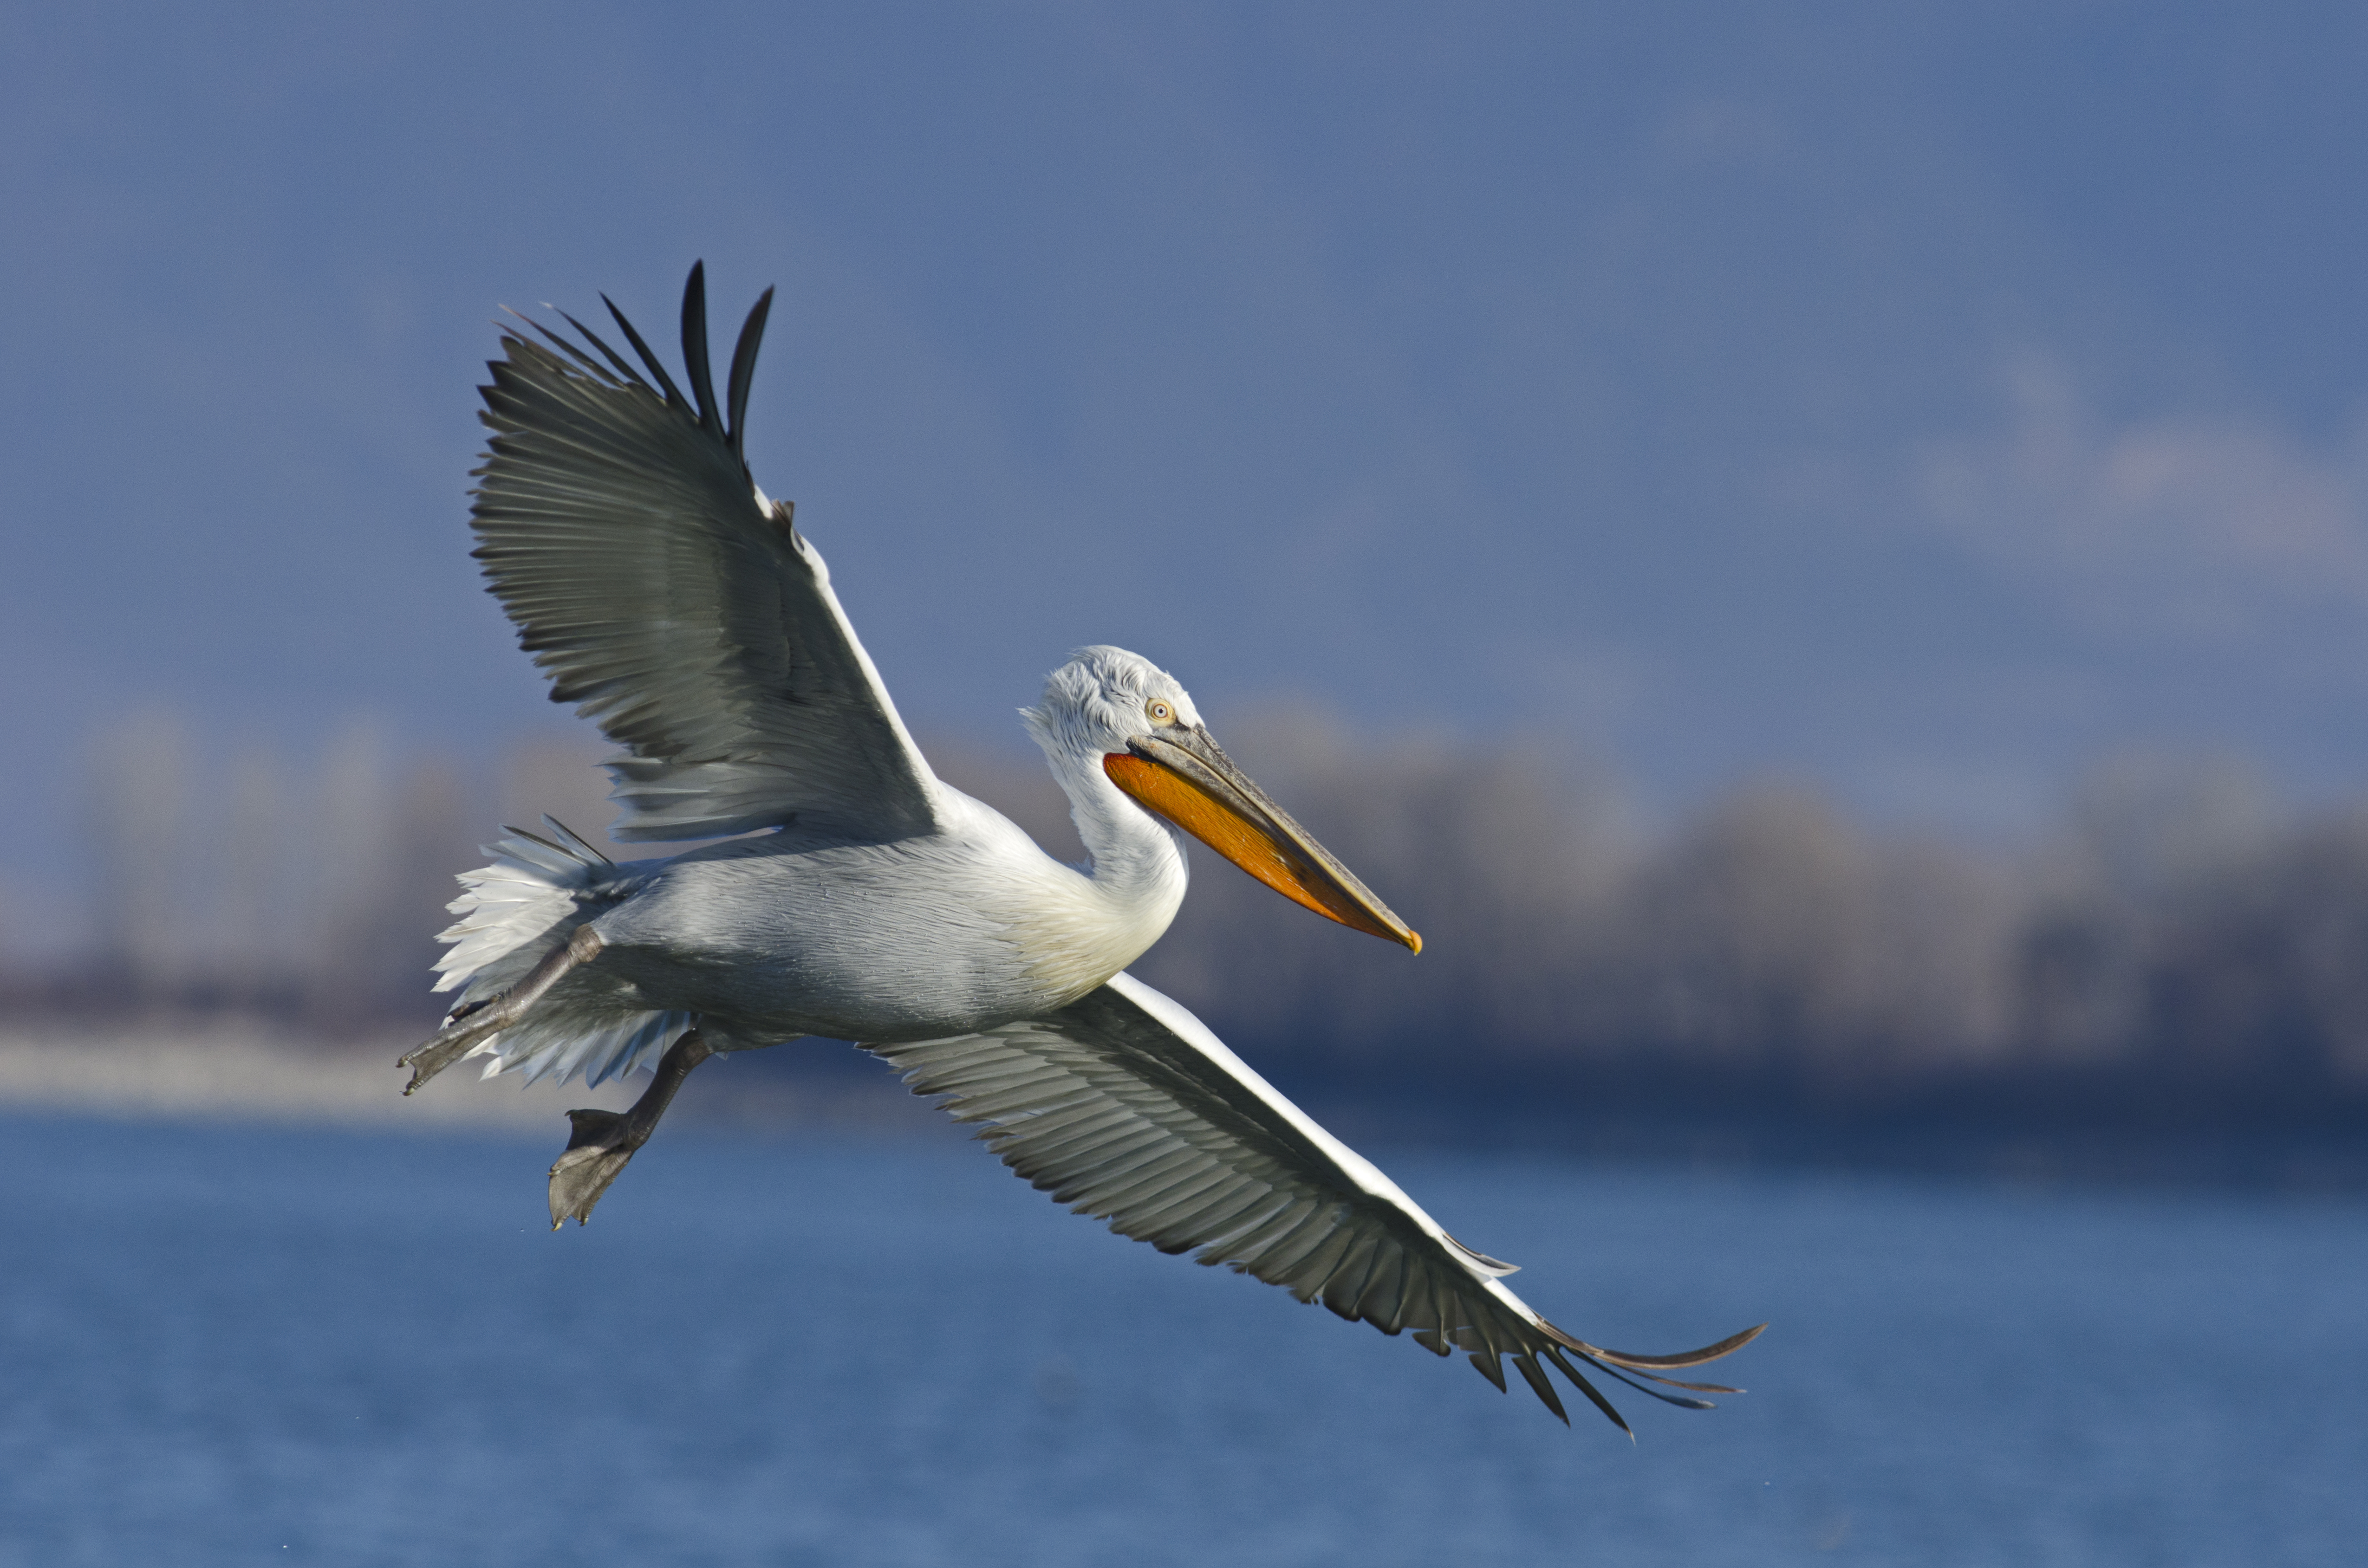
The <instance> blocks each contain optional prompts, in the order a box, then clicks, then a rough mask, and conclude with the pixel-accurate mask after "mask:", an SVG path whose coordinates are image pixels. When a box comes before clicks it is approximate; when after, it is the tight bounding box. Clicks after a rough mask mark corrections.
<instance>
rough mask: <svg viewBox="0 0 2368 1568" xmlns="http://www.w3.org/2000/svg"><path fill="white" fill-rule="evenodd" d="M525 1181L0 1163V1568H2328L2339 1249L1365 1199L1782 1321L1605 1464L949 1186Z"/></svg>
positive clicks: (1696, 1179)
mask: <svg viewBox="0 0 2368 1568" xmlns="http://www.w3.org/2000/svg"><path fill="white" fill-rule="evenodd" d="M556 1142H558V1140H557V1139H556V1137H554V1138H553V1139H551V1140H545V1141H543V1142H518V1141H515V1140H507V1139H494V1138H472V1139H460V1138H450V1139H442V1138H427V1137H373V1136H362V1135H355V1134H333V1133H327V1132H313V1131H268V1130H248V1129H222V1128H211V1129H209V1128H188V1127H175V1126H131V1125H121V1124H112V1123H106V1122H98V1121H74V1120H38V1119H16V1120H8V1121H0V1192H5V1194H6V1204H5V1206H0V1248H5V1251H4V1252H0V1267H5V1274H4V1275H0V1563H6V1564H8V1565H10V1568H14V1565H17V1564H40V1565H42V1568H50V1565H52V1564H83V1563H92V1564H97V1563H105V1564H115V1563H125V1564H131V1563H137V1564H143V1565H150V1564H157V1563H171V1564H188V1565H193V1568H195V1565H208V1564H216V1563H303V1562H321V1563H337V1564H379V1563H387V1564H393V1563H404V1564H469V1565H475V1564H544V1563H548V1564H553V1565H556V1564H563V1563H564V1564H568V1565H570V1568H586V1565H601V1564H612V1563H613V1564H634V1565H643V1564H674V1563H684V1564H692V1563H696V1564H711V1563H712V1564H741V1563H750V1564H755V1563H763V1564H792V1563H795V1564H803V1563H815V1564H833V1565H842V1564H852V1565H871V1564H882V1565H884V1564H927V1563H949V1564H951V1563H961V1564H1013V1565H1026V1568H1058V1565H1063V1564H1072V1563H1075V1564H1096V1565H1104V1564H1117V1565H1128V1568H1132V1565H1136V1564H1143V1565H1152V1564H1165V1563H1224V1564H1228V1565H1232V1564H1245V1565H1252V1564H1319V1563H1345V1562H1354V1563H1358V1564H1391V1563H1407V1564H1416V1563H1419V1564H1425V1565H1427V1568H1436V1565H1440V1564H1456V1565H1463V1564H1495V1563H1508V1564H1509V1563H1521V1564H1530V1563H1541V1562H1553V1563H1562V1562H1587V1563H1610V1564H1625V1563H1686V1564H1725V1563H1733V1564H1751V1565H1754V1568H1764V1565H1769V1564H1783V1563H1791V1562H1842V1563H1850V1562H1863V1563H1913V1564H1919V1565H1922V1564H1954V1563H2015V1564H2044V1563H2066V1564H2070V1563H2078V1564H2083V1565H2089V1564H2115V1563H2147V1564H2152V1563H2211V1564H2219V1563H2228V1564H2248V1565H2260V1564H2305V1563H2328V1564H2335V1563H2347V1564H2348V1563H2356V1562H2361V1561H2362V1560H2363V1553H2368V1348H2364V1347H2363V1346H2368V1336H2363V1335H2362V1333H2361V1319H2362V1314H2363V1311H2368V1203H2363V1202H2362V1201H2361V1200H2359V1199H2300V1198H2281V1197H2267V1196H2209V1195H2207V1196H2195V1195H2177V1196H2164V1195H2152V1196H2144V1195H2141V1196H2132V1195H2126V1194H2107V1193H2095V1192H2089V1193H2069V1194H2067V1193H2063V1192H2017V1191H2013V1190H2006V1189H2000V1188H1995V1187H1982V1186H1976V1185H1944V1184H1938V1183H1922V1184H1911V1183H1907V1182H1902V1181H1896V1180H1895V1181H1886V1180H1878V1179H1874V1178H1864V1179H1850V1178H1838V1177H1831V1176H1782V1175H1769V1174H1765V1173H1730V1174H1710V1175H1690V1174H1683V1173H1668V1172H1646V1171H1610V1172H1607V1171H1604V1170H1601V1169H1590V1168H1585V1167H1578V1166H1571V1165H1557V1164H1554V1163H1551V1162H1546V1161H1542V1160H1530V1159H1517V1158H1509V1157H1507V1158H1488V1157H1475V1156H1454V1157H1449V1156H1440V1155H1437V1154H1425V1155H1419V1156H1406V1157H1395V1158H1392V1159H1390V1160H1389V1161H1388V1162H1387V1163H1388V1164H1389V1165H1391V1166H1392V1167H1393V1170H1394V1174H1395V1175H1397V1176H1399V1178H1400V1179H1401V1181H1402V1182H1404V1184H1405V1185H1406V1186H1407V1187H1409V1188H1410V1189H1411V1190H1413V1191H1414V1192H1415V1193H1416V1194H1417V1197H1419V1198H1420V1199H1422V1200H1423V1201H1424V1202H1425V1203H1426V1205H1428V1206H1429V1208H1430V1209H1431V1210H1432V1211H1433V1212H1435V1213H1436V1214H1438V1215H1439V1216H1440V1218H1441V1219H1442V1220H1443V1221H1445V1222H1446V1223H1447V1224H1448V1225H1449V1226H1451V1227H1452V1228H1453V1229H1454V1230H1455V1231H1456V1232H1457V1233H1459V1234H1460V1235H1462V1236H1463V1237H1464V1238H1465V1239H1466V1240H1468V1241H1470V1242H1471V1243H1472V1244H1474V1245H1475V1246H1478V1247H1480V1248H1482V1249H1484V1250H1486V1251H1488V1252H1492V1253H1495V1254H1497V1256H1509V1257H1511V1258H1514V1259H1515V1260H1517V1261H1520V1262H1523V1263H1526V1264H1527V1265H1528V1266H1529V1267H1528V1268H1527V1269H1526V1270H1525V1271H1524V1272H1523V1273H1522V1274H1521V1275H1520V1276H1519V1277H1518V1278H1516V1280H1515V1281H1514V1283H1515V1284H1516V1285H1517V1286H1518V1287H1519V1288H1520V1289H1521V1290H1522V1291H1523V1293H1524V1294H1525V1295H1526V1296H1527V1297H1528V1299H1529V1300H1530V1301H1532V1302H1533V1303H1534V1304H1536V1305H1537V1306H1538V1307H1540V1309H1541V1310H1543V1311H1544V1312H1546V1313H1547V1314H1548V1315H1550V1316H1553V1317H1555V1318H1557V1319H1559V1320H1560V1321H1562V1322H1563V1323H1565V1324H1566V1325H1567V1326H1569V1327H1571V1328H1572V1329H1574V1330H1575V1331H1577V1332H1578V1333H1580V1334H1582V1335H1586V1336H1588V1337H1590V1338H1594V1339H1596V1340H1598V1341H1599V1342H1601V1343H1608V1344H1612V1345H1618V1346H1622V1347H1626V1348H1632V1349H1644V1350H1650V1349H1658V1348H1675V1347H1679V1346H1688V1345H1694V1344H1699V1343H1702V1342H1703V1341H1705V1340H1708V1339H1711V1338H1713V1337H1715V1336H1717V1335H1722V1334H1725V1333H1726V1332H1728V1331H1730V1330H1732V1329H1735V1328H1738V1327H1741V1326H1743V1325H1744V1324H1749V1323H1755V1322H1758V1321H1759V1320H1760V1319H1761V1318H1769V1319H1772V1320H1773V1321H1774V1326H1773V1327H1772V1328H1771V1329H1770V1331H1769V1333H1768V1335H1767V1337H1766V1338H1765V1339H1763V1340H1762V1341H1761V1342H1760V1344H1759V1345H1757V1346H1753V1347H1752V1348H1751V1349H1749V1350H1748V1351H1747V1352H1745V1353H1744V1354H1743V1355H1742V1356H1741V1357H1739V1358H1736V1359H1735V1360H1733V1361H1730V1362H1728V1363H1725V1366H1727V1367H1730V1368H1732V1369H1734V1371H1735V1373H1736V1381H1742V1382H1745V1383H1748V1385H1750V1387H1751V1388H1752V1390H1753V1392H1751V1393H1749V1394H1748V1395H1746V1396H1743V1397H1741V1398H1737V1399H1733V1400H1729V1401H1727V1402H1725V1407H1724V1408H1722V1409H1720V1410H1717V1411H1715V1412H1711V1413H1707V1414H1695V1413H1690V1412H1684V1411H1676V1410H1669V1409H1666V1408H1664V1407H1661V1406H1657V1405H1655V1404H1654V1403H1652V1402H1651V1401H1649V1400H1646V1399H1644V1398H1642V1397H1641V1396H1635V1395H1631V1396H1629V1397H1628V1398H1626V1399H1624V1400H1622V1405H1623V1407H1624V1408H1625V1409H1626V1410H1627V1411H1628V1413H1629V1415H1630V1417H1631V1419H1632V1420H1633V1421H1634V1423H1635V1424H1636V1426H1637V1428H1638V1434H1639V1438H1640V1440H1639V1441H1638V1442H1637V1443H1636V1444H1634V1446H1632V1445H1631V1444H1630V1443H1629V1442H1628V1440H1627V1439H1626V1438H1624V1437H1621V1436H1620V1435H1619V1434H1618V1433H1617V1432H1615V1431H1614V1430H1612V1429H1611V1427H1610V1426H1606V1425H1604V1424H1602V1423H1601V1422H1600V1421H1596V1420H1594V1419H1592V1418H1591V1417H1587V1416H1580V1417H1579V1418H1578V1421H1577V1426H1575V1427H1573V1428H1571V1429H1568V1430H1565V1428H1564V1427H1563V1426H1561V1425H1559V1424H1558V1423H1556V1422H1555V1421H1554V1420H1553V1419H1552V1418H1551V1417H1550V1416H1548V1415H1546V1414H1545V1413H1544V1412H1543V1410H1541V1409H1540V1408H1539V1407H1538V1406H1537V1405H1536V1404H1535V1403H1534V1402H1532V1401H1531V1400H1530V1399H1529V1397H1528V1396H1527V1395H1526V1394H1521V1393H1519V1392H1517V1393H1516V1394H1515V1395H1514V1396H1513V1397H1506V1396H1502V1395H1499V1394H1497V1392H1495V1391H1494V1390H1492V1389H1491V1388H1489V1387H1488V1386H1487V1385H1486V1383H1484V1382H1483V1381H1481V1380H1480V1379H1479V1378H1478V1377H1476V1376H1475V1375H1474V1373H1473V1372H1472V1371H1471V1370H1470V1369H1468V1368H1466V1367H1464V1366H1463V1365H1462V1364H1461V1363H1460V1362H1442V1361H1438V1360H1434V1359H1433V1358H1430V1357H1429V1356H1427V1355H1425V1354H1423V1353H1421V1352H1420V1351H1419V1350H1417V1348H1416V1347H1415V1346H1412V1345H1411V1344H1410V1343H1409V1342H1407V1341H1405V1340H1390V1339H1384V1338H1383V1337H1382V1336H1381V1335H1377V1334H1375V1333H1373V1332H1372V1330H1371V1329H1368V1328H1365V1327H1362V1326H1360V1325H1350V1324H1342V1323H1340V1322H1338V1321H1337V1320H1336V1319H1334V1318H1332V1317H1331V1316H1330V1315H1329V1314H1328V1313H1325V1312H1320V1311H1318V1310H1315V1309H1312V1308H1306V1307H1301V1306H1299V1305H1297V1304H1296V1303H1294V1302H1293V1301H1291V1300H1290V1298H1288V1297H1287V1296H1285V1295H1283V1294H1282V1293H1281V1292H1280V1291H1276V1290H1270V1289H1268V1288H1266V1287H1264V1286H1260V1285H1257V1284H1255V1283H1253V1282H1251V1281H1249V1280H1247V1279H1244V1278H1238V1277H1236V1276H1235V1275H1232V1274H1230V1273H1225V1272H1223V1271H1218V1270H1211V1269H1202V1268H1196V1267H1191V1266H1190V1264H1189V1263H1187V1262H1185V1261H1183V1260H1180V1259H1176V1258H1168V1257H1162V1256H1159V1255H1157V1254H1156V1253H1154V1252H1152V1251H1151V1250H1150V1249H1149V1248H1147V1247H1143V1246H1139V1245H1136V1244H1132V1243H1127V1242H1122V1241H1120V1240H1119V1239H1117V1238H1115V1237H1113V1236H1111V1235H1110V1234H1108V1233H1105V1232H1103V1231H1102V1230H1101V1229H1100V1227H1099V1226H1098V1225H1096V1224H1094V1223H1092V1222H1090V1221H1083V1220H1078V1219H1076V1218H1073V1217H1070V1216H1068V1215H1065V1214H1064V1213H1062V1212H1061V1211H1059V1210H1056V1209H1054V1208H1053V1206H1052V1205H1051V1204H1050V1203H1048V1202H1047V1201H1046V1200H1045V1199H1042V1197H1041V1196H1039V1195H1037V1194H1035V1193H1033V1192H1030V1191H1029V1190H1028V1189H1027V1188H1026V1187H1023V1186H1022V1185H1020V1184H1019V1182H1017V1181H1015V1180H1013V1179H1012V1178H1011V1177H1010V1176H1008V1175H1006V1174H1005V1173H1004V1172H1003V1171H1002V1170H1001V1168H1000V1167H999V1166H997V1165H995V1164H994V1162H993V1161H992V1159H991V1158H989V1157H988V1156H987V1155H986V1154H985V1152H984V1151H982V1150H980V1149H978V1148H976V1147H975V1146H973V1145H971V1144H968V1143H965V1142H962V1141H960V1140H959V1139H957V1138H955V1137H953V1136H951V1135H949V1136H948V1137H946V1138H944V1139H942V1140H939V1141H928V1140H919V1139H891V1138H881V1139H877V1140H873V1141H862V1140H856V1139H849V1138H846V1137H827V1138H826V1137H807V1138H801V1139H797V1140H789V1139H757V1138H754V1137H732V1136H726V1135H723V1134H717V1133H711V1134H700V1133H698V1132H696V1131H694V1130H689V1129H685V1130H677V1129H674V1128H669V1129H667V1131H666V1133H664V1134H662V1135H661V1138H660V1140H659V1142H656V1143H654V1144H653V1145H652V1146H651V1147H650V1149H649V1150H648V1151H646V1152H645V1153H643V1155H642V1156H641V1158H640V1159H639V1160H637V1161H636V1163H635V1165H634V1166H633V1168H632V1169H631V1170H630V1171H628V1172H627V1173H626V1175H625V1176H624V1178H623V1180H622V1181H621V1182H620V1184H619V1186H618V1187H617V1188H616V1189H615V1190H614V1191H612V1192H611V1193H610V1195H609V1199H607V1201H606V1203H605V1204H604V1206H603V1207H602V1209H601V1210H600V1213H599V1215H598V1218H597V1219H596V1220H595V1221H594V1222H593V1224H592V1225H591V1226H590V1227H589V1228H588V1229H586V1230H582V1231H577V1230H575V1228H573V1227H570V1229H569V1230H568V1231H567V1232H565V1233H563V1234H559V1235H552V1234H551V1233H548V1232H546V1231H545V1230H544V1228H543V1226H542V1225H541V1222H540V1220H539V1214H540V1210H541V1204H542V1197H541V1186H542V1184H541V1172H542V1169H543V1167H544V1165H547V1164H548V1162H549V1160H550V1158H551V1155H552V1148H553V1147H554V1146H555V1144H556ZM1519 1387H1520V1385H1519V1384H1518V1383H1516V1384H1515V1388H1516V1390H1517V1391H1518V1390H1519ZM1574 1403H1576V1402H1574ZM1575 1414H1576V1413H1575Z"/></svg>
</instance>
